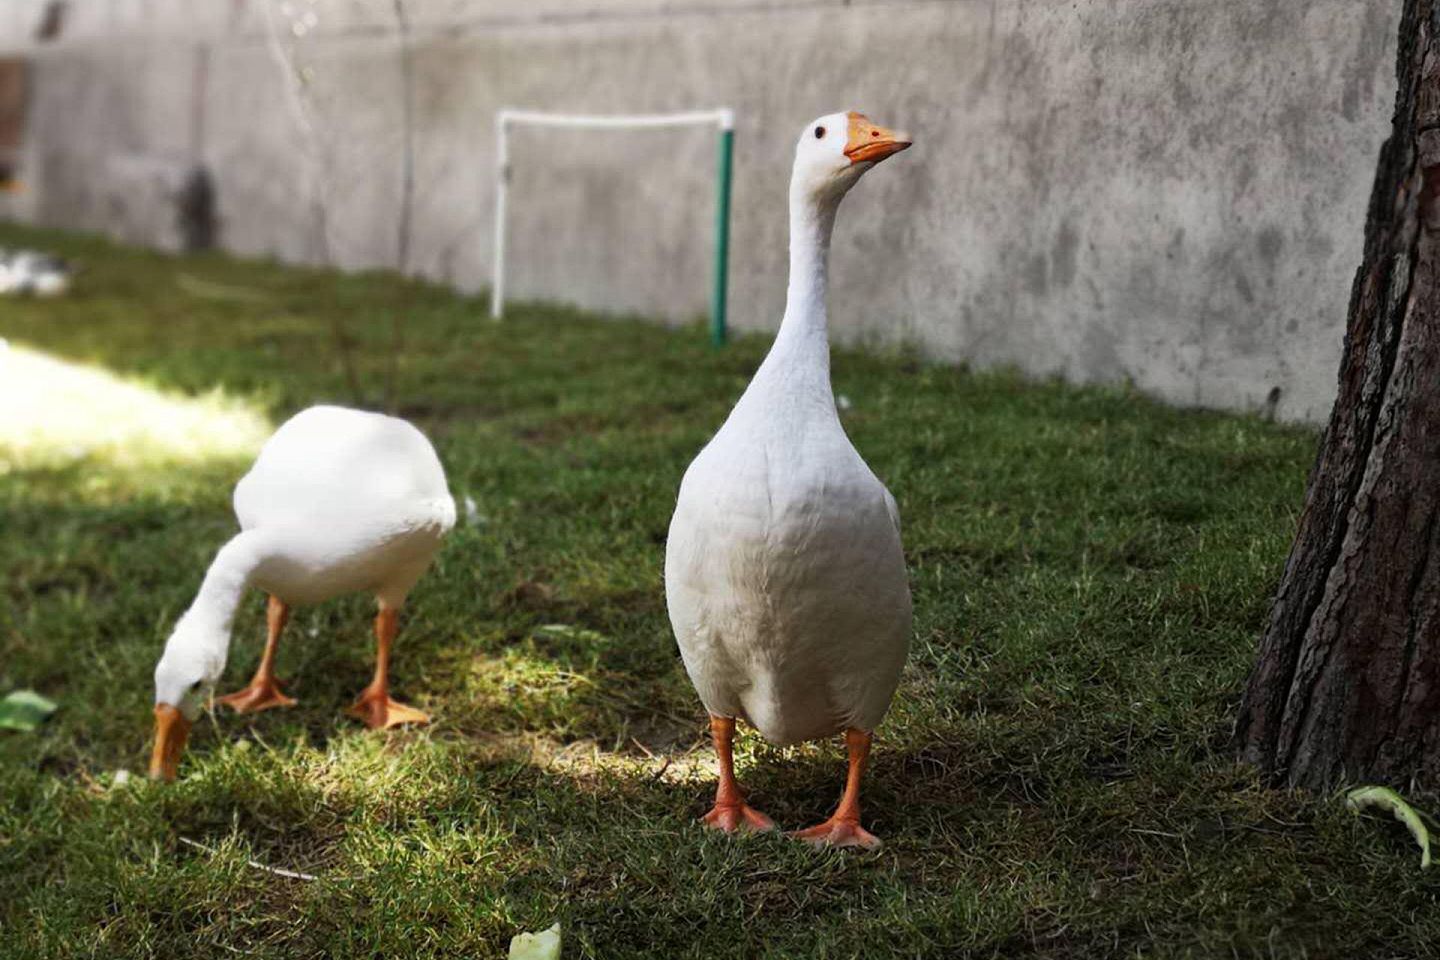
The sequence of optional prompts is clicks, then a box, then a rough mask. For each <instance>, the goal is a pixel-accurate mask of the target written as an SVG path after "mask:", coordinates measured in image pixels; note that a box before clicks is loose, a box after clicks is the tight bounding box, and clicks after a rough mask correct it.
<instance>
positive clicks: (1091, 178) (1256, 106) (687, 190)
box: [0, 0, 1398, 421]
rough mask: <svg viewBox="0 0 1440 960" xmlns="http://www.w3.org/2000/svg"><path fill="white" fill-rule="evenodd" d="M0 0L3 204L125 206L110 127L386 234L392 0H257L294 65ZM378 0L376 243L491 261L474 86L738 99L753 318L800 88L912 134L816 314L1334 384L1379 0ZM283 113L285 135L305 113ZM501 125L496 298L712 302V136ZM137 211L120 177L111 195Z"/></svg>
mask: <svg viewBox="0 0 1440 960" xmlns="http://www.w3.org/2000/svg"><path fill="white" fill-rule="evenodd" d="M10 6H11V9H9V10H7V11H6V12H5V13H3V14H0V48H5V47H9V48H17V49H24V50H27V51H29V52H30V53H31V54H33V55H34V57H35V58H36V60H35V63H36V70H35V96H34V103H33V106H34V111H33V114H32V117H31V121H32V124H31V130H30V137H29V143H28V145H27V148H26V149H27V158H28V161H29V164H30V167H31V169H30V170H28V171H27V172H26V177H27V180H28V181H29V182H30V183H31V184H32V185H33V190H32V192H31V193H30V194H29V195H28V196H24V197H21V198H15V199H13V200H11V201H9V202H10V203H12V208H11V210H10V214H11V215H12V216H18V217H22V218H25V219H33V220H38V221H41V222H45V223H52V224H60V225H67V226H78V227H106V228H113V229H119V224H118V223H117V222H116V214H115V213H114V210H115V209H116V205H115V196H116V191H117V190H120V189H122V188H120V187H117V186H115V185H114V184H113V183H112V182H111V181H113V180H114V177H113V175H107V174H106V168H107V163H108V164H110V166H111V169H113V165H114V161H113V160H112V159H110V158H113V157H114V156H117V155H121V156H125V157H131V158H134V157H141V156H150V157H153V158H154V160H155V161H156V163H157V164H161V165H174V164H186V163H190V162H194V161H203V162H204V163H205V164H207V165H208V166H209V167H210V169H211V170H212V172H213V174H214V177H215V183H216V188H217V193H218V201H219V210H220V216H221V239H222V242H223V243H224V244H225V245H227V246H228V247H230V248H232V249H234V250H237V251H240V252H244V253H274V254H278V255H280V256H282V257H286V258H290V259H295V260H317V259H323V258H326V257H330V258H333V259H334V260H335V261H336V262H338V263H340V264H342V265H345V266H351V267H361V266H374V265H395V264H396V263H397V258H398V256H399V248H400V244H401V241H400V237H399V234H400V226H399V223H400V220H401V217H402V215H401V210H402V205H403V202H404V200H403V196H404V191H403V189H402V180H401V170H402V167H403V159H404V156H405V142H406V138H405V134H404V130H405V125H404V122H403V117H404V110H403V104H404V102H405V98H404V95H403V89H404V88H403V82H402V77H403V72H402V69H401V67H402V59H401V56H400V53H399V51H400V46H399V44H398V42H397V36H398V34H397V29H396V19H395V7H394V4H393V2H391V0H364V2H350V3H341V2H338V0H336V2H320V3H315V4H311V3H309V2H307V0H291V4H290V9H291V11H292V13H290V14H286V13H282V12H279V11H280V5H279V3H278V2H277V3H276V5H275V6H274V7H273V8H272V10H274V11H277V13H276V16H277V23H278V25H279V27H280V28H281V30H282V31H285V32H286V34H287V37H290V38H293V30H292V27H293V24H295V23H299V24H300V27H299V29H302V30H303V31H305V35H304V36H303V37H300V38H299V39H287V41H286V42H285V44H283V49H284V50H286V51H288V52H290V53H291V54H292V55H293V56H294V58H295V61H296V63H297V64H298V65H299V66H300V68H301V69H302V71H303V74H304V78H305V79H304V83H303V85H302V88H301V89H299V90H298V96H297V97H294V98H291V97H289V96H288V95H287V85H286V83H285V81H284V76H285V75H284V74H283V73H282V71H281V70H280V69H279V68H278V67H277V61H276V59H275V57H274V55H273V54H274V51H273V50H272V49H271V48H270V46H269V45H268V44H267V42H266V38H267V32H266V29H265V24H266V20H265V17H264V16H263V11H264V8H263V6H262V5H261V0H234V2H232V0H225V2H219V0H212V2H206V3H197V2H195V0H189V2H187V0H150V2H149V3H138V2H131V3H125V2H118V0H117V2H113V3H104V2H97V0H92V2H90V3H85V2H83V0H82V2H80V3H78V4H75V5H73V6H74V7H75V9H73V10H72V14H73V15H72V17H71V18H70V21H69V23H68V24H67V28H66V31H65V33H64V34H63V35H62V37H61V38H60V39H59V40H57V41H55V42H52V43H48V44H43V45H35V44H33V43H32V42H31V41H30V39H29V32H30V30H31V29H33V27H32V25H33V23H34V22H35V21H36V20H37V19H38V16H39V13H38V11H39V9H40V7H41V6H42V4H39V3H35V2H33V0H12V3H11V5H10ZM27 8H30V10H29V13H27V12H26V9H27ZM406 10H407V11H408V15H409V20H410V23H411V29H410V32H409V35H408V36H409V49H410V50H411V56H412V58H413V59H412V61H411V62H412V63H413V65H414V75H413V76H414V81H413V90H412V95H411V101H410V102H411V104H412V111H411V112H412V125H411V131H412V133H411V142H412V144H413V158H414V169H415V184H416V186H415V190H414V193H413V198H412V209H413V213H412V228H411V235H412V241H411V244H410V250H409V255H408V258H407V261H408V262H407V263H405V264H404V266H405V267H406V269H410V270H414V271H418V272H422V273H425V274H427V275H430V276H433V277H437V278H440V279H444V280H447V281H450V282H453V283H455V284H457V285H459V286H462V287H465V288H478V287H479V286H481V285H483V284H485V283H487V282H488V280H489V258H490V253H491V249H490V229H489V228H490V216H491V214H492V209H493V208H492V204H493V190H492V181H493V163H494V157H493V154H494V128H493V119H494V114H495V111H496V110H497V109H498V108H499V107H501V106H525V107H533V108H539V109H558V110H569V111H596V112H622V111H623V112H638V111H661V110H675V109H688V108H695V107H708V106H716V105H727V106H733V107H734V108H735V109H736V112H737V119H738V128H737V141H736V150H737V153H736V177H737V180H736V186H735V197H734V232H733V237H734V253H733V260H732V263H731V276H732V287H731V297H732V319H733V322H734V323H735V324H736V325H737V326H740V327H746V328H755V329H771V328H773V327H774V326H775V324H776V323H777V321H778V318H779V316H780V311H781V306H782V300H783V295H784V287H785V276H784V273H785V262H786V261H785V254H784V250H785V223H786V219H785V210H784V198H785V187H786V178H787V176H788V168H789V157H790V153H791V151H792V149H793V144H794V139H795V137H796V135H797V134H798V133H799V131H800V129H801V126H802V125H803V124H804V123H805V122H806V121H807V120H809V119H810V118H811V117H814V116H816V115H819V114H821V113H826V112H829V111H832V110H837V109H849V108H857V109H862V110H865V111H866V112H868V113H870V114H871V115H873V116H874V117H875V118H876V119H878V120H881V121H882V122H886V123H889V124H892V125H895V126H902V127H905V128H906V129H908V130H909V131H910V132H911V133H912V134H914V136H915V137H916V140H917V145H916V147H915V149H913V150H911V151H909V152H908V153H906V154H905V155H903V156H901V157H898V158H896V159H895V160H893V161H891V162H890V163H888V164H886V165H885V166H884V167H882V168H881V169H879V170H877V171H876V172H875V173H874V174H873V175H872V176H870V177H868V178H867V179H866V181H865V182H864V183H863V184H862V185H861V186H860V187H859V188H858V189H857V190H856V191H855V193H854V194H853V195H852V197H851V198H850V199H849V200H847V201H846V205H845V207H844V209H843V210H842V213H841V222H840V227H839V229H838V234H837V240H836V247H835V253H834V264H833V266H834V270H833V276H834V286H833V293H832V311H831V312H832V316H833V321H832V322H833V324H834V327H835V329H836V331H837V333H838V334H839V335H840V336H842V337H844V338H846V339H848V340H852V341H853V340H873V341H876V342H886V343H896V342H905V343H911V344H915V345H917V346H919V347H921V348H922V349H923V350H925V351H926V352H927V353H929V354H930V355H932V356H935V357H937V358H941V359H944V360H948V361H954V362H968V363H972V364H975V365H977V366H991V365H997V364H1014V365H1017V366H1019V367H1021V368H1022V369H1024V370H1026V371H1029V372H1031V373H1033V374H1037V375H1047V374H1053V373H1058V374H1062V375H1064V376H1066V377H1068V378H1071V379H1073V380H1077V381H1117V380H1124V379H1129V380H1132V381H1134V382H1135V383H1136V384H1138V385H1139V386H1140V387H1141V388H1142V389H1145V390H1147V391H1149V392H1152V393H1154V394H1156V395H1159V396H1162V397H1165V398H1167V399H1169V400H1172V401H1176V402H1179V403H1184V404H1194V405H1202V406H1218V407H1228V408H1240V409H1263V408H1265V407H1266V405H1267V399H1268V398H1272V397H1275V398H1278V399H1277V400H1275V402H1274V405H1273V407H1274V410H1275V411H1276V412H1277V413H1278V414H1279V415H1280V416H1282V417H1285V418H1289V419H1300V420H1312V421H1313V420H1318V419H1321V418H1323V417H1324V416H1325V414H1326V413H1327V412H1328V409H1329V402H1330V398H1331V397H1332V396H1333V391H1334V381H1335V369H1336V367H1337V364H1338V361H1339V351H1340V341H1341V336H1342V333H1343V330H1342V326H1343V318H1344V314H1345V304H1346V301H1347V298H1348V292H1349V285H1350V280H1351V277H1352V275H1353V272H1354V269H1355V267H1356V265H1357V264H1358V263H1359V259H1360V242H1361V233H1362V225H1363V217H1364V210H1365V204H1366V200H1367V196H1368V191H1369V185H1370V180H1371V177H1372V175H1373V170H1374V158H1375V155H1376V151H1377V149H1378V147H1379V144H1380V142H1381V140H1382V139H1383V137H1384V136H1385V134H1386V132H1387V129H1388V121H1389V114H1390V108H1391V104H1392V101H1393V95H1394V90H1393V83H1394V81H1393V77H1392V73H1393V66H1392V64H1393V57H1394V52H1393V47H1394V31H1395V29H1396V22H1397V19H1398V5H1396V4H1392V3H1388V2H1382V0H1311V2H1306V0H1276V2H1271V3H1265V4H1254V3H1244V2H1239V0H1223V2H1222V0H1191V2H1187V3H1175V2H1167V0H1090V2H1085V0H1078V2H1077V0H1064V2H1062V0H992V2H980V0H952V2H923V0H849V2H845V0H742V2H733V3H725V4H722V3H716V2H714V0H668V2H662V0H528V2H527V0H491V2H487V3H461V2H458V0H407V2H406ZM311 11H314V12H315V14H316V17H315V20H316V22H315V23H314V24H313V25H310V24H309V21H308V20H307V19H306V17H307V14H308V13H309V12H311ZM296 104H298V105H299V107H300V112H299V113H297V111H296V109H295V105H296ZM307 118H308V122H309V123H310V124H311V125H312V127H313V129H314V131H315V133H314V135H313V137H307V136H305V135H303V134H302V132H301V131H302V130H303V129H304V124H305V122H306V120H307ZM307 144H309V145H311V146H309V147H307ZM513 149H514V164H515V168H516V169H515V178H514V188H513V191H512V200H513V207H512V209H513V211H514V217H513V220H512V233H511V248H510V249H511V267H512V271H513V273H512V275H511V277H510V278H509V283H510V289H511V291H512V292H513V294H514V295H516V296H519V297H545V298H551V299H561V300H568V301H573V302H576V303H579V304H583V305H585V306H589V307H595V308H603V309H610V310H632V311H639V312H643V313H647V314H656V315H661V316H665V317H669V318H671V319H673V320H685V319H690V318H692V317H694V316H696V315H698V314H700V313H702V312H703V311H704V310H705V307H706V302H707V300H706V298H707V294H708V288H709V269H710V266H709V257H710V243H711V237H710V231H711V217H712V209H713V208H712V203H713V200H712V193H713V170H714V144H713V135H712V134H710V133H709V132H706V131H699V130H696V131H672V132H663V133H662V132H648V133H608V134H594V133H587V134H576V133H563V132H546V131H530V130H527V131H521V132H520V133H518V134H517V135H516V137H515V140H514V147H513ZM0 202H4V201H0ZM132 206H133V204H132ZM3 212H4V208H3V207H0V214H3ZM137 219H142V218H137V217H135V216H134V213H133V210H132V211H131V213H130V214H129V215H128V219H127V221H126V223H127V224H132V225H133V223H135V222H137ZM162 219H163V218H162ZM127 229H129V228H128V227H127ZM130 232H131V234H132V235H133V230H131V231H130ZM153 239H154V240H155V242H161V241H162V238H161V237H155V238H153Z"/></svg>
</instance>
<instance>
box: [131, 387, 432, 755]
mask: <svg viewBox="0 0 1440 960" xmlns="http://www.w3.org/2000/svg"><path fill="white" fill-rule="evenodd" d="M235 515H236V516H237V517H238V518H239V520H240V528H241V532H240V534H239V535H238V536H236V537H235V538H234V539H233V540H231V541H230V542H229V543H227V544H225V546H224V547H222V548H220V552H219V553H218V554H216V556H215V560H214V562H213V563H211V565H210V570H209V572H207V573H206V574H205V581H204V583H203V584H201V587H200V593H199V595H198V596H197V597H196V598H195V602H194V603H193V604H192V605H191V607H190V609H189V610H187V611H186V612H185V614H184V616H182V617H181V618H180V620H179V622H178V623H176V624H175V630H174V632H173V633H172V634H171V635H170V639H169V640H168V641H167V642H166V644H165V653H164V655H163V656H162V657H161V658H160V662H159V663H158V664H157V665H156V667H155V751H154V753H153V755H152V756H151V760H150V775H151V776H152V777H155V778H157V779H164V780H173V779H174V778H175V773H176V770H177V768H178V766H179V763H180V754H181V752H182V751H183V750H184V748H185V740H186V738H187V736H188V734H189V731H190V724H191V722H192V721H193V720H194V718H195V716H196V714H197V713H198V712H199V710H200V709H201V705H202V703H203V700H204V694H205V693H208V691H209V690H211V689H213V688H214V685H215V682H216V681H217V680H218V679H219V677H220V674H221V672H222V671H223V670H224V669H225V660H226V657H227V654H228V652H229V648H230V622H231V620H232V619H233V617H234V615H235V608H236V607H237V606H238V605H239V603H240V598H241V596H242V595H243V594H244V592H245V589H246V587H248V586H255V587H259V588H260V589H261V590H264V591H265V592H266V593H268V594H269V595H270V606H269V611H268V613H269V615H268V617H267V620H268V625H269V636H268V638H267V639H266V642H265V652H264V654H263V655H262V657H261V659H260V667H259V669H258V670H257V671H256V673H255V678H254V679H253V680H251V681H250V685H249V686H248V687H246V688H245V689H244V690H241V691H239V692H238V693H233V694H231V695H229V696H227V697H222V698H221V699H220V702H221V703H225V704H229V705H230V706H231V707H233V708H235V710H237V711H238V712H240V713H246V712H250V711H254V710H264V709H266V708H268V707H282V706H289V705H291V704H293V703H294V702H295V701H294V700H292V699H290V698H289V697H287V696H285V695H284V694H283V693H281V692H280V687H279V684H277V683H276V681H275V673H274V669H275V649H276V645H277V644H278V643H279V640H280V631H281V630H282V629H283V628H284V626H285V621H286V619H287V616H288V614H289V610H290V606H291V605H292V604H311V603H320V602H321V601H324V600H328V599H330V598H331V597H335V596H338V595H340V594H343V593H354V592H359V591H365V592H369V593H373V594H374V595H375V597H376V599H377V601H378V602H379V606H380V611H379V614H378V615H377V616H376V618H375V638H376V641H377V644H378V652H377V656H376V664H375V679H374V681H373V682H372V683H371V684H370V686H369V687H367V688H366V689H365V692H364V693H362V694H361V695H360V698H359V699H358V700H357V701H356V702H355V705H354V706H353V707H351V708H350V713H351V714H352V715H353V716H357V717H359V718H360V719H362V720H364V721H365V723H366V724H367V725H368V726H370V727H371V728H379V727H391V726H395V725H397V724H402V723H425V722H427V721H428V720H429V718H428V717H426V716H425V714H423V713H421V712H420V711H418V710H415V709H413V708H411V707H407V706H405V705H403V704H400V703H397V702H396V701H394V700H392V699H390V695H389V668H390V644H391V642H392V641H393V640H394V639H395V634H396V630H397V625H398V621H399V612H400V608H401V606H402V605H403V604H404V603H405V597H406V595H407V594H409V592H410V588H411V587H413V586H414V585H415V583H416V581H418V580H419V579H420V577H421V575H422V574H423V573H424V572H425V569H426V567H428V566H429V565H430V561H431V559H433V558H434V556H435V552H436V551H437V550H438V549H439V547H440V542H441V540H442V539H443V538H444V536H445V534H446V533H448V532H449V530H450V528H451V527H453V526H454V525H455V501H454V500H453V499H452V498H451V496H450V491H449V489H448V488H447V487H446V484H445V471H444V469H443V468H442V467H441V466H440V460H439V458H438V457H436V455H435V449H434V447H432V446H431V445H430V441H428V440H426V439H425V436H424V434H422V433H421V432H420V431H419V430H416V429H415V428H414V427H413V426H411V425H410V424H408V423H406V422H405V421H404V420H397V419H395V418H394V417H387V416H382V415H381V414H378V413H365V412H362V411H359V410H347V409H343V408H341V407H311V408H310V409H308V410H303V411H301V412H300V413H297V414H296V415H295V416H293V417H291V418H290V419H289V420H287V421H286V422H285V423H284V424H283V425H281V427H280V429H279V430H277V431H276V432H275V435H274V436H272V437H271V438H270V439H269V440H267V441H266V442H265V446H264V447H263V448H262V449H261V451H260V456H259V457H258V458H257V459H256V461H255V465H254V466H253V467H251V468H250V472H249V473H247V474H246V475H245V476H244V477H243V478H242V479H241V480H240V483H239V484H238V485H236V487H235Z"/></svg>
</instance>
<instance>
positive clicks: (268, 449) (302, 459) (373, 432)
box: [235, 406, 455, 607]
mask: <svg viewBox="0 0 1440 960" xmlns="http://www.w3.org/2000/svg"><path fill="white" fill-rule="evenodd" d="M235 515H236V516H237V517H238V518H239V520H240V527H241V529H242V531H244V532H245V533H252V532H253V533H255V534H258V535H259V536H260V537H262V538H263V544H264V550H263V556H262V558H261V559H260V561H259V563H258V565H257V566H256V567H255V569H254V572H253V573H252V575H251V578H250V582H251V583H252V584H253V585H254V586H256V587H258V588H260V589H262V590H264V591H266V592H267V593H272V594H274V595H275V596H277V597H279V598H280V599H281V600H284V601H285V602H286V603H289V604H311V603H319V602H321V601H323V600H328V599H330V598H331V597H335V596H339V595H340V594H345V593H354V592H365V593H372V594H375V595H376V596H378V597H379V598H380V599H381V601H382V602H383V603H387V604H389V605H392V606H396V607H398V606H399V605H400V604H401V603H403V602H404V599H405V596H406V594H408V593H409V591H410V588H411V587H413V586H414V585H415V583H416V581H418V580H419V579H420V576H421V575H422V574H423V573H424V572H425V568H426V567H427V566H428V565H429V564H430V561H431V560H432V559H433V558H434V556H435V553H436V551H437V550H438V549H439V547H440V543H441V540H442V539H443V538H444V536H445V534H446V533H448V532H449V530H450V529H451V527H453V526H454V525H455V501H454V499H453V498H452V497H451V496H450V491H449V489H448V487H447V485H446V483H445V471H444V469H443V468H442V467H441V465H440V460H439V458H438V457H437V456H436V455H435V449H434V447H432V446H431V445H430V441H429V440H427V439H426V438H425V436H424V434H422V433H421V432H420V431H419V430H417V429H415V427H413V426H411V425H410V424H409V423H406V422H405V421H404V420H399V419H396V418H394V417H387V416H384V415H382V414H378V413H367V412H364V411H360V410H350V409H345V408H341V407H323V406H322V407H311V408H309V409H307V410H303V411H301V412H300V413H298V414H296V415H295V416H294V417H292V418H290V419H289V420H287V421H286V422H285V423H284V424H283V425H281V427H280V429H279V430H277V431H276V432H275V434H274V435H273V436H272V437H271V438H270V439H269V440H268V441H266V443H265V446H264V447H263V448H262V449H261V451H260V456H259V457H258V458H257V459H256V461H255V465H254V466H253V467H252V468H251V469H250V472H249V473H247V474H246V475H245V476H244V478H242V479H241V481H240V483H239V484H238V485H237V486H236V487H235Z"/></svg>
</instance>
